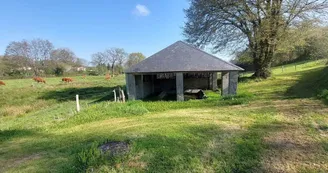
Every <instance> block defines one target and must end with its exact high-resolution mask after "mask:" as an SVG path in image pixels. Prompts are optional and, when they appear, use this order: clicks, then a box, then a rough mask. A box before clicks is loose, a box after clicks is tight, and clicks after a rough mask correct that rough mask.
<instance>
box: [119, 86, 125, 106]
mask: <svg viewBox="0 0 328 173" xmlns="http://www.w3.org/2000/svg"><path fill="white" fill-rule="evenodd" d="M120 93H121V95H122V102H123V103H125V95H124V91H123V90H122V89H121V88H120Z"/></svg>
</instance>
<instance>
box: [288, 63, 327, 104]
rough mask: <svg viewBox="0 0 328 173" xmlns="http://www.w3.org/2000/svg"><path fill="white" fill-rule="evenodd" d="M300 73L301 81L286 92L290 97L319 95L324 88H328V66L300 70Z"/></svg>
mask: <svg viewBox="0 0 328 173" xmlns="http://www.w3.org/2000/svg"><path fill="white" fill-rule="evenodd" d="M295 74H296V73H295ZM298 74H299V75H300V78H299V81H297V82H296V84H295V85H293V86H291V87H290V88H289V89H288V90H287V91H286V93H285V95H286V96H287V97H288V98H311V97H317V96H318V94H320V93H321V92H322V90H324V89H328V67H325V68H316V69H311V70H307V71H303V72H298Z"/></svg>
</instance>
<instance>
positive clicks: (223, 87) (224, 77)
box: [221, 72, 229, 96]
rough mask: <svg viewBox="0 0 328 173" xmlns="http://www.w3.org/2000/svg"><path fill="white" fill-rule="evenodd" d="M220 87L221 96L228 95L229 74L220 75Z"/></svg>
mask: <svg viewBox="0 0 328 173" xmlns="http://www.w3.org/2000/svg"><path fill="white" fill-rule="evenodd" d="M221 74H222V75H221V79H222V85H221V95H222V96H227V95H229V72H222V73H221Z"/></svg>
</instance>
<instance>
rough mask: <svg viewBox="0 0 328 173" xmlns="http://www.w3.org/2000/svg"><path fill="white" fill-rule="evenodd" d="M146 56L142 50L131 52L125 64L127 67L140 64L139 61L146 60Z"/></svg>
mask: <svg viewBox="0 0 328 173" xmlns="http://www.w3.org/2000/svg"><path fill="white" fill-rule="evenodd" d="M145 58H146V57H145V55H143V54H142V53H140V52H137V53H130V55H129V57H128V60H127V61H126V63H125V66H126V67H127V68H130V67H132V66H133V65H135V64H138V63H139V62H141V61H142V60H144V59H145Z"/></svg>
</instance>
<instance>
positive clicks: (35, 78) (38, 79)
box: [33, 77, 46, 83]
mask: <svg viewBox="0 0 328 173" xmlns="http://www.w3.org/2000/svg"><path fill="white" fill-rule="evenodd" d="M33 80H34V81H35V82H37V83H46V81H45V80H44V79H42V78H41V77H33Z"/></svg>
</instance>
